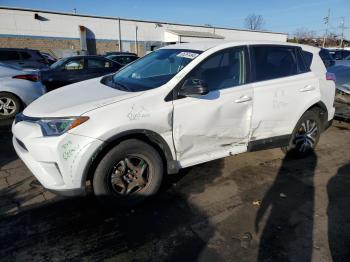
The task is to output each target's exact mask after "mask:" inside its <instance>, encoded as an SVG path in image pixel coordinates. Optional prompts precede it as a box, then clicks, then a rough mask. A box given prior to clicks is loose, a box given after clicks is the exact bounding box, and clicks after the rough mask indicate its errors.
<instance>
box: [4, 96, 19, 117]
mask: <svg viewBox="0 0 350 262" xmlns="http://www.w3.org/2000/svg"><path fill="white" fill-rule="evenodd" d="M20 109H21V102H20V101H19V99H18V98H17V97H16V96H14V95H12V94H10V93H4V92H0V119H10V118H14V117H15V116H16V114H17V113H18V112H19V111H20Z"/></svg>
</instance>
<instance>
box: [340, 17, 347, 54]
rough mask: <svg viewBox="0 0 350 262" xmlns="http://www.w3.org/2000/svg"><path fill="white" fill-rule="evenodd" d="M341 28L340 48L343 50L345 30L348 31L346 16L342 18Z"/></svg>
mask: <svg viewBox="0 0 350 262" xmlns="http://www.w3.org/2000/svg"><path fill="white" fill-rule="evenodd" d="M340 27H341V40H340V48H342V47H343V42H344V30H345V29H347V27H346V26H345V17H344V16H342V17H341V24H340Z"/></svg>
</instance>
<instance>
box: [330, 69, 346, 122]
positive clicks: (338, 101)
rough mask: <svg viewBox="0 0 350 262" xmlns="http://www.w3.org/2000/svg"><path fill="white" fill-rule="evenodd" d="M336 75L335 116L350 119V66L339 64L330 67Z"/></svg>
mask: <svg viewBox="0 0 350 262" xmlns="http://www.w3.org/2000/svg"><path fill="white" fill-rule="evenodd" d="M328 72H331V73H333V74H335V76H336V79H337V81H336V88H337V89H336V95H335V116H337V117H339V118H343V119H347V120H349V119H350V67H349V66H343V65H337V66H333V67H331V68H329V69H328Z"/></svg>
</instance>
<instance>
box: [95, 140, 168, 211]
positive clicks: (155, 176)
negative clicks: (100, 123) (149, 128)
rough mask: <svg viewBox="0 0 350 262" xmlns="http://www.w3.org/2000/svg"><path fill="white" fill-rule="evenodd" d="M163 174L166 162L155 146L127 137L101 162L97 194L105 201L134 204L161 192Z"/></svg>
mask: <svg viewBox="0 0 350 262" xmlns="http://www.w3.org/2000/svg"><path fill="white" fill-rule="evenodd" d="M142 161H143V162H142ZM163 173H164V168H163V161H162V159H161V157H160V155H159V153H158V152H157V151H156V150H155V149H154V148H153V147H152V146H150V145H149V144H147V143H145V142H143V141H141V140H137V139H129V140H125V141H123V142H121V143H120V144H118V145H117V146H115V147H114V148H112V149H111V150H110V151H109V152H108V153H107V154H106V155H105V156H104V157H103V158H102V160H101V162H100V163H99V164H98V166H97V168H96V171H95V174H94V177H93V190H94V194H95V196H96V197H98V198H99V199H100V200H101V201H102V203H103V204H107V205H109V204H117V205H119V206H125V207H127V206H133V205H135V204H138V203H140V202H142V201H144V200H145V199H147V198H149V197H151V196H154V195H155V194H156V193H157V192H158V190H159V188H160V185H161V183H162V179H163ZM111 202H112V203H111Z"/></svg>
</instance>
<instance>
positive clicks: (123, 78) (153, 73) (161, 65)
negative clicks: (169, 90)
mask: <svg viewBox="0 0 350 262" xmlns="http://www.w3.org/2000/svg"><path fill="white" fill-rule="evenodd" d="M200 53H201V52H200V51H195V50H184V49H160V50H157V51H154V52H152V53H150V54H148V55H147V56H145V57H143V58H141V59H139V60H137V61H136V62H134V63H132V64H130V65H129V66H126V67H125V68H123V69H122V70H120V71H118V72H117V73H116V74H115V75H114V76H113V79H112V81H108V82H109V84H108V83H107V82H105V84H107V85H109V86H111V87H114V88H117V89H120V90H124V91H130V92H139V91H145V90H149V89H153V88H156V87H159V86H161V85H164V84H165V83H167V82H168V81H169V80H170V79H171V78H173V77H174V76H175V75H176V74H177V73H178V72H180V71H181V70H182V69H183V68H184V67H185V66H186V65H187V64H188V63H189V62H191V61H192V60H193V59H194V58H196V57H197V56H198V55H199V54H200Z"/></svg>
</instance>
